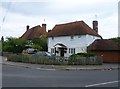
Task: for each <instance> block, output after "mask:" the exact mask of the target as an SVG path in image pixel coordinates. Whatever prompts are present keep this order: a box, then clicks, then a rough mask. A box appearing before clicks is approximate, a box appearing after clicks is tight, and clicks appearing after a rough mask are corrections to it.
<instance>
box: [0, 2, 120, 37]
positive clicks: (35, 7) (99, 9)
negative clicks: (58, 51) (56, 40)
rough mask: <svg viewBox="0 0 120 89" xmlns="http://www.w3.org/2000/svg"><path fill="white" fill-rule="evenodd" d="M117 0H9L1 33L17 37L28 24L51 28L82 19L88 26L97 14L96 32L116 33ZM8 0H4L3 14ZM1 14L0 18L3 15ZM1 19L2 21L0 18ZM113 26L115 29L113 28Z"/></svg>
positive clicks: (109, 34)
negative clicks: (97, 25) (44, 24)
mask: <svg viewBox="0 0 120 89" xmlns="http://www.w3.org/2000/svg"><path fill="white" fill-rule="evenodd" d="M117 2H118V1H117V0H116V1H115V0H104V1H103V0H34V2H33V0H29V2H28V0H23V1H22V0H19V1H17V0H12V4H11V7H10V10H9V13H8V15H7V16H6V20H5V22H4V24H3V26H2V29H3V35H5V36H15V37H20V36H21V35H22V34H23V33H24V32H25V31H26V25H30V27H33V26H36V25H41V24H42V23H43V22H44V19H45V23H46V24H47V29H52V28H53V27H54V26H55V24H62V23H68V22H73V21H80V20H84V21H85V22H86V23H87V24H88V25H89V26H90V27H92V21H93V20H94V19H96V18H95V15H97V20H98V21H99V33H100V35H102V36H103V37H104V38H109V37H115V36H117V33H118V30H117V27H118V26H117V25H118V24H117V19H118V18H117V14H118V13H117V8H118V7H117ZM8 3H9V0H4V2H3V4H2V7H0V8H1V9H2V12H3V14H2V15H1V14H0V17H2V18H3V16H4V15H5V13H6V11H7V8H8V7H7V5H8ZM0 12H1V11H0ZM2 18H0V19H2ZM1 23H2V22H1ZM113 29H114V30H113Z"/></svg>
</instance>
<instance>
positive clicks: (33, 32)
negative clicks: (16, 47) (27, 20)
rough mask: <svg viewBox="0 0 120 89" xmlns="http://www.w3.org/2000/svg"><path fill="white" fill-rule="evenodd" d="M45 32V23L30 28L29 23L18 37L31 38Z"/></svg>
mask: <svg viewBox="0 0 120 89" xmlns="http://www.w3.org/2000/svg"><path fill="white" fill-rule="evenodd" d="M45 34H47V32H46V24H42V27H41V26H40V25H38V26H35V27H32V28H30V26H29V25H27V26H26V32H25V33H24V34H23V35H22V36H21V37H20V38H21V39H27V40H29V39H32V38H36V37H40V36H41V35H45Z"/></svg>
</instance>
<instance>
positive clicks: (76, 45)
mask: <svg viewBox="0 0 120 89" xmlns="http://www.w3.org/2000/svg"><path fill="white" fill-rule="evenodd" d="M101 38H102V37H101V36H100V35H99V34H98V21H93V29H92V28H90V27H89V26H88V25H87V24H86V23H85V22H84V21H76V22H70V23H65V24H58V25H55V27H54V28H53V29H52V31H50V32H49V33H48V52H51V53H54V54H56V55H57V56H62V57H63V56H64V57H69V56H70V55H72V54H75V53H80V52H87V46H89V45H90V44H91V43H92V42H94V41H95V40H96V39H101Z"/></svg>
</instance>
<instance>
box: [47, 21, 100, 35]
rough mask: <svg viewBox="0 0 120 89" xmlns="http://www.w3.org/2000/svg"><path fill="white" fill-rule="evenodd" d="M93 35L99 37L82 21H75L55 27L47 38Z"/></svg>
mask: <svg viewBox="0 0 120 89" xmlns="http://www.w3.org/2000/svg"><path fill="white" fill-rule="evenodd" d="M85 34H89V35H94V36H98V37H101V36H100V35H99V34H98V33H97V32H96V31H94V30H93V29H91V28H90V27H89V26H88V25H87V24H86V23H85V22H84V21H76V22H71V23H66V24H59V25H55V27H54V28H53V30H52V31H50V32H49V33H48V36H49V37H51V36H69V35H85Z"/></svg>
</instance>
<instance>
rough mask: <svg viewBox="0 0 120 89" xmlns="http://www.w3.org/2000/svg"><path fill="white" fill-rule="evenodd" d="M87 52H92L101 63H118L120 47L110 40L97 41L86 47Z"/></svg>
mask: <svg viewBox="0 0 120 89" xmlns="http://www.w3.org/2000/svg"><path fill="white" fill-rule="evenodd" d="M88 52H94V53H95V54H96V55H97V56H101V57H102V58H103V62H112V63H115V62H120V45H119V44H118V42H115V41H113V40H111V39H97V40H95V41H94V42H93V43H92V44H90V45H89V46H88Z"/></svg>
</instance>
